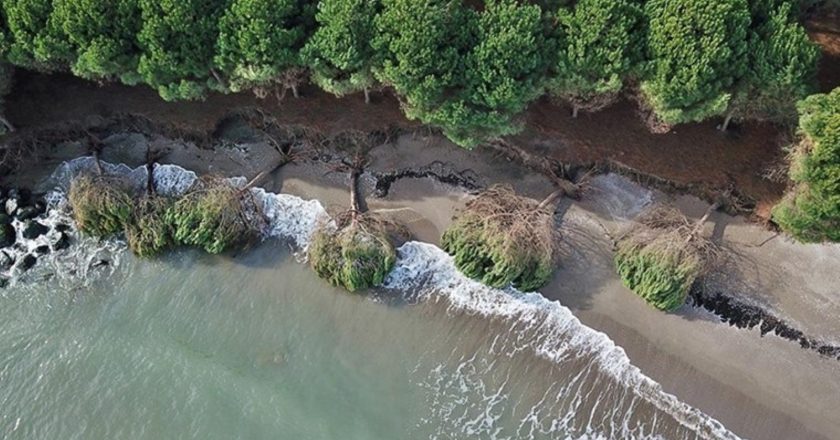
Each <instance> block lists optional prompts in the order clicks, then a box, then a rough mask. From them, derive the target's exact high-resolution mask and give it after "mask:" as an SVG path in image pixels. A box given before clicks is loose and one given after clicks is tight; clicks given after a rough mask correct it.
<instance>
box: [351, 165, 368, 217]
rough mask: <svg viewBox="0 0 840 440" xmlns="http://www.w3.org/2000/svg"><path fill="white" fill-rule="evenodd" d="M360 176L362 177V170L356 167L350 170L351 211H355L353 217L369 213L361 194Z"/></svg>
mask: <svg viewBox="0 0 840 440" xmlns="http://www.w3.org/2000/svg"><path fill="white" fill-rule="evenodd" d="M359 175H361V170H359V169H358V168H356V167H354V168H352V169H351V170H350V209H351V210H352V211H353V217H356V215H358V214H364V213H365V211H367V207H366V206H365V203H364V200H362V195H361V193H359Z"/></svg>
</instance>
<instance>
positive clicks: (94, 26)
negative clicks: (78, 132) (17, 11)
mask: <svg viewBox="0 0 840 440" xmlns="http://www.w3.org/2000/svg"><path fill="white" fill-rule="evenodd" d="M53 4H54V7H55V11H54V12H53V14H52V16H51V17H50V20H51V23H53V25H54V26H58V27H59V28H60V29H61V30H62V31H63V33H64V35H66V38H67V39H68V41H69V43H70V44H72V46H73V48H74V50H75V51H76V58H75V62H74V63H73V65H72V66H71V69H72V71H73V73H74V74H75V75H77V76H79V77H82V78H86V79H93V80H109V79H115V78H119V79H121V80H122V81H123V82H125V83H127V84H135V83H137V82H138V81H139V80H140V78H139V75H138V74H137V62H138V59H139V57H140V49H139V47H138V46H137V41H136V39H137V33H138V32H140V27H141V21H140V5H139V3H138V0H54V3H53Z"/></svg>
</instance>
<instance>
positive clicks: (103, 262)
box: [90, 260, 111, 267]
mask: <svg viewBox="0 0 840 440" xmlns="http://www.w3.org/2000/svg"><path fill="white" fill-rule="evenodd" d="M110 264H111V263H110V262H109V261H108V260H99V261H97V262H96V263H93V264H91V265H90V266H91V267H108V266H109V265H110Z"/></svg>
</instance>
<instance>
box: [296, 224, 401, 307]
mask: <svg viewBox="0 0 840 440" xmlns="http://www.w3.org/2000/svg"><path fill="white" fill-rule="evenodd" d="M354 215H355V214H354ZM348 216H349V215H348ZM342 224H343V225H342ZM339 225H340V227H339V229H338V230H337V231H336V230H335V229H333V228H332V227H331V226H330V225H327V224H325V225H322V226H321V227H320V228H318V230H317V231H316V232H315V234H314V235H313V237H312V241H311V242H310V244H309V264H310V265H311V266H312V268H313V269H314V270H315V273H317V274H318V276H320V277H321V278H323V279H325V280H327V281H328V282H329V283H330V284H332V285H334V286H338V287H343V288H345V289H347V290H349V291H351V292H355V291H359V290H363V289H367V288H370V287H375V286H378V285H380V284H382V282H383V281H384V280H385V276H386V275H387V274H388V272H390V271H391V269H392V268H393V267H394V263H395V262H396V251H395V249H394V245H393V242H392V240H391V237H390V235H391V234H390V232H389V231H388V225H387V223H385V222H382V221H381V220H379V219H376V218H374V217H373V216H371V215H370V214H365V215H358V216H357V217H356V218H355V219H354V220H348V221H342V220H341V219H339Z"/></svg>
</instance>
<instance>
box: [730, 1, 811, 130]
mask: <svg viewBox="0 0 840 440" xmlns="http://www.w3.org/2000/svg"><path fill="white" fill-rule="evenodd" d="M752 16H753V26H752V29H751V32H750V39H749V53H748V55H749V67H748V69H747V71H746V75H745V76H744V78H743V79H742V80H741V81H740V86H739V90H738V92H737V93H736V95H735V100H734V102H733V103H732V105H731V112H732V113H733V114H734V115H735V116H738V117H741V118H744V119H751V120H769V121H773V122H779V123H790V122H792V121H795V120H796V103H797V102H798V101H799V100H801V99H802V98H804V97H805V96H807V95H808V94H809V93H810V92H812V91H813V89H814V86H815V84H816V74H817V64H818V62H819V58H820V49H819V47H818V46H817V45H816V44H815V43H813V42H811V40H810V39H809V38H808V34H807V33H806V32H805V29H804V28H803V27H802V25H800V24H799V23H798V22H797V21H796V11H795V6H794V4H793V3H791V2H790V1H786V0H764V1H756V2H755V3H754V4H753V5H752Z"/></svg>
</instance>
